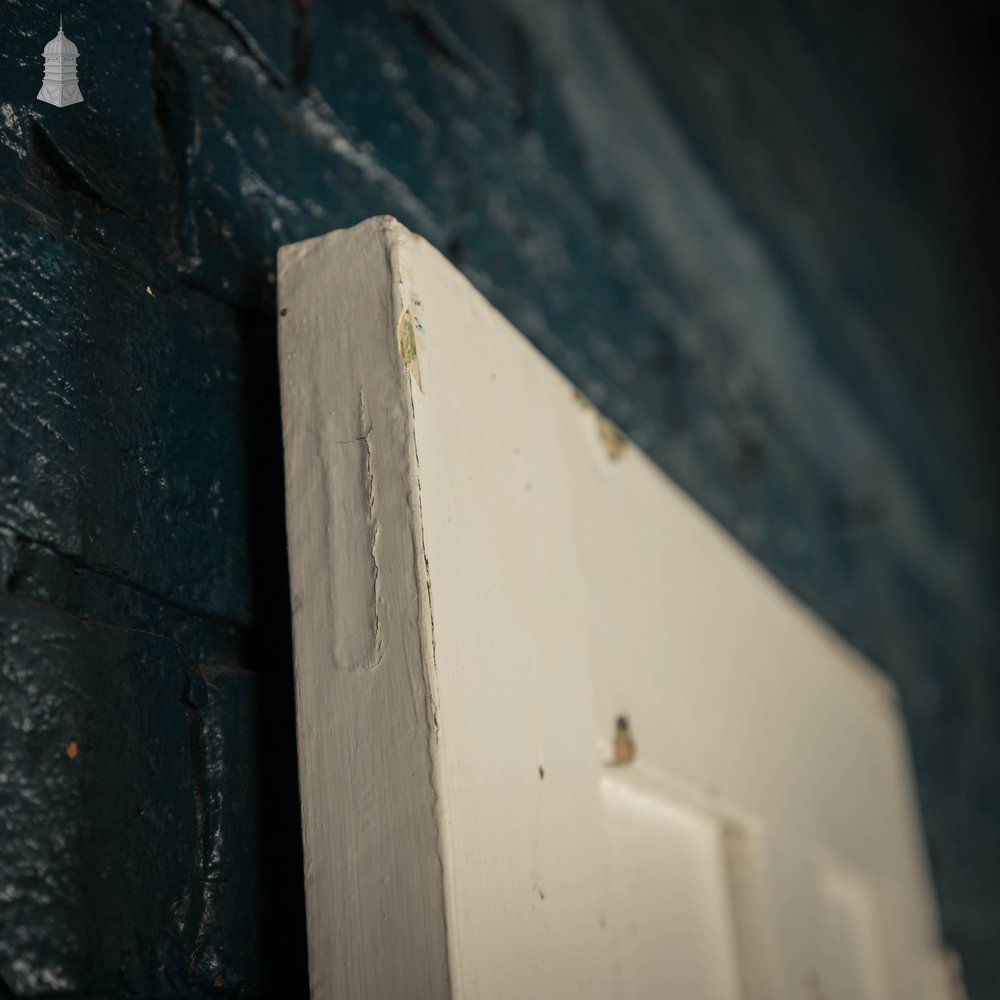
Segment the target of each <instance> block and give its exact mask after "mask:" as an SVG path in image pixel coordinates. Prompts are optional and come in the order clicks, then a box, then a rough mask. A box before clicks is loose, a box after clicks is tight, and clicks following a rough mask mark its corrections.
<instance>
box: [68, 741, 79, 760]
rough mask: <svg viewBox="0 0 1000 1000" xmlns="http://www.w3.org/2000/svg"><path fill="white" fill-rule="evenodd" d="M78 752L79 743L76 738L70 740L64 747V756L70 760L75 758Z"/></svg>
mask: <svg viewBox="0 0 1000 1000" xmlns="http://www.w3.org/2000/svg"><path fill="white" fill-rule="evenodd" d="M79 752H80V744H79V743H77V742H76V740H72V741H71V742H70V743H69V744H68V746H67V747H66V756H67V757H69V759H70V760H76V755H77V754H78V753H79Z"/></svg>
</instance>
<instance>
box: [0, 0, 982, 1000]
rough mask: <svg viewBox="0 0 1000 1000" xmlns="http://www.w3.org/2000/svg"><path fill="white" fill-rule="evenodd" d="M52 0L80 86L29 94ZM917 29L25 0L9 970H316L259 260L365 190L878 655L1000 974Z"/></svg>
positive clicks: (10, 494)
mask: <svg viewBox="0 0 1000 1000" xmlns="http://www.w3.org/2000/svg"><path fill="white" fill-rule="evenodd" d="M917 9H918V10H920V9H923V8H919V6H918V8H917ZM928 9H929V8H928ZM60 13H63V14H65V15H66V17H67V21H66V32H67V35H68V36H69V37H70V38H71V39H72V40H73V41H75V42H76V44H77V45H78V46H79V48H80V64H79V74H80V84H81V88H82V90H83V93H84V97H85V103H83V104H80V105H76V106H73V107H69V108H55V107H52V106H49V105H46V104H42V103H40V102H38V101H37V100H36V99H35V94H36V93H37V90H38V88H39V86H40V83H41V50H42V46H43V45H44V43H45V42H46V41H47V40H48V39H49V38H50V37H51V36H52V35H53V34H54V33H55V28H56V26H57V23H58V16H59V14H60ZM966 16H967V17H971V15H966ZM980 16H981V18H982V19H986V18H987V17H988V15H987V14H986V13H982V14H981V15H980ZM978 23H979V22H976V21H975V18H972V20H970V21H968V23H966V24H965V30H967V31H968V32H972V31H973V30H974V29H975V28H976V26H977V24H978ZM983 23H985V20H984V21H983ZM934 28H935V22H934V21H933V19H931V18H929V17H928V16H926V12H925V15H923V16H922V17H921V16H917V14H915V13H914V9H911V7H909V6H908V7H907V8H905V9H903V8H902V6H897V5H895V4H894V3H892V2H890V0H885V2H883V3H881V4H874V5H870V4H869V5H847V6H845V5H842V4H837V5H826V6H825V7H824V6H823V5H816V4H811V3H808V2H806V0H786V2H778V0H751V2H747V3H736V2H729V0H724V2H719V0H716V2H712V3H710V2H708V0H696V2H688V3H681V2H675V0H670V2H666V0H664V2H654V0H622V2H616V3H611V2H610V0H608V2H604V3H601V2H598V0H579V2H573V0H550V2H547V3H544V4H541V3H531V2H529V0H484V2H481V3H473V2H471V0H470V2H467V3H462V2H460V0H440V2H435V3H432V2H422V0H399V2H390V0H375V2H370V3H364V2H361V0H354V2H352V0H311V2H310V0H294V2H293V0H150V2H148V3H141V2H138V0H129V2H126V0H119V2H116V3H97V2H89V3H80V4H77V5H75V6H74V8H73V9H72V10H64V9H62V8H60V7H59V5H58V4H55V3H50V2H49V0H7V2H6V3H5V5H4V9H3V12H2V20H0V585H2V586H0V901H2V902H0V996H8V995H9V996H17V997H30V996H42V995H44V996H65V997H70V996H84V995H86V996H121V997H158V998H168V997H169V998H181V997H197V996H226V995H232V996H251V997H264V996H275V997H279V996H280V997H287V996H302V995H304V992H305V982H306V979H305V949H304V928H303V916H302V889H301V873H300V866H301V851H300V848H299V829H298V824H297V810H298V800H297V793H296V774H295V755H294V714H293V705H292V689H291V666H290V652H289V621H288V606H287V576H286V567H285V551H284V537H283V499H282V496H283V484H282V481H281V475H282V467H281V452H280V426H279V413H278V400H277V382H276V368H275V356H274V347H275V345H274V336H275V317H274V292H275V289H274V255H275V250H276V248H277V247H278V246H279V245H281V244H282V243H286V242H291V241H294V240H298V239H302V238H305V237H308V236H313V235H316V234H319V233H322V232H325V231H327V230H330V229H333V228H337V227H340V226H347V225H352V224H353V223H355V222H357V221H359V220H361V219H362V218H364V217H366V216H368V215H372V214H381V213H391V214H394V215H397V216H398V217H399V218H400V219H401V220H402V221H403V222H404V223H406V224H407V225H409V226H410V227H412V228H414V229H416V230H418V231H420V232H421V233H423V234H424V235H426V236H427V237H428V238H429V239H431V241H432V242H434V243H435V244H436V245H437V246H439V247H440V248H441V249H442V250H443V251H444V252H446V253H447V254H448V255H449V256H450V257H451V258H452V260H454V261H455V263H456V264H457V265H458V266H459V267H461V268H462V269H463V270H465V272H466V273H467V274H468V275H469V276H470V277H471V278H472V280H473V281H474V282H475V283H476V284H477V285H479V287H480V288H481V289H482V290H483V292H484V293H485V294H486V295H487V296H488V297H489V298H490V299H491V300H492V301H493V302H494V303H495V304H496V305H497V306H498V307H499V308H500V309H501V310H503V311H504V312H505V313H506V314H507V315H508V316H509V317H510V318H511V319H512V320H513V321H514V322H515V323H516V324H517V325H518V326H520V327H521V328H522V329H523V330H524V331H525V332H526V333H527V334H528V335H529V336H530V337H531V338H532V339H533V340H534V341H535V342H536V343H537V344H538V345H539V346H540V347H541V349H542V350H543V351H545V352H546V353H547V354H548V355H549V356H550V357H551V358H552V359H553V360H554V361H555V362H556V363H557V364H558V365H559V366H560V367H561V368H562V369H563V370H564V371H566V372H567V374H568V375H569V376H570V377H571V378H573V379H574V380H575V381H576V382H578V383H579V384H580V385H581V386H582V387H583V388H584V389H585V391H586V392H587V393H588V395H590V396H591V397H592V398H593V399H594V401H595V402H597V403H598V404H600V405H601V406H602V407H603V408H605V409H606V411H607V412H608V413H609V414H610V415H611V416H612V417H613V418H615V419H616V420H617V421H618V422H619V423H620V424H621V425H622V426H623V427H624V428H625V429H626V430H627V431H628V432H629V433H630V434H632V435H633V436H634V438H635V439H636V440H637V441H638V442H639V444H640V445H642V446H643V447H644V448H646V449H647V450H648V451H649V452H650V453H651V454H652V455H653V457H654V458H655V459H656V460H657V461H658V462H659V463H660V464H661V465H662V466H663V467H664V468H665V469H666V470H667V471H668V472H669V473H670V474H671V475H672V476H674V477H675V478H676V479H677V480H678V481H679V482H680V483H681V484H682V485H683V486H684V487H685V488H686V489H687V490H688V491H689V492H690V493H691V494H692V495H694V496H695V497H696V498H697V499H698V500H699V502H701V503H702V504H703V505H704V506H705V507H707V509H708V510H709V511H711V512H712V513H713V514H714V515H715V516H716V517H717V518H718V519H719V520H720V521H721V522H722V523H723V524H725V525H726V527H727V528H728V529H729V530H730V531H732V532H733V533H734V534H735V535H736V536H737V537H739V538H740V539H741V540H742V541H743V542H744V544H746V545H747V546H748V547H749V548H750V549H751V550H752V551H753V552H755V553H756V554H757V555H758V556H759V557H760V558H761V559H763V560H764V562H766V563H767V565H768V566H770V567H771V568H772V570H773V571H774V572H775V573H776V574H777V575H778V576H780V577H781V578H782V579H783V580H784V581H785V582H786V583H787V584H788V585H789V586H790V587H791V588H792V589H793V590H795V591H796V592H797V593H799V594H801V595H802V596H803V597H804V598H805V599H806V600H808V601H809V602H810V603H812V604H813V605H814V606H815V607H817V608H818V609H819V611H820V613H821V614H823V615H824V616H825V617H826V618H827V619H828V620H829V621H831V622H832V623H833V624H834V625H835V626H836V627H837V628H838V629H840V630H841V631H842V632H843V633H844V634H845V635H847V636H848V637H849V638H850V639H851V640H852V641H853V642H855V643H856V644H857V645H858V646H859V647H860V648H861V649H863V650H864V651H865V652H866V653H868V654H869V655H870V656H871V657H872V658H873V659H874V660H875V661H876V662H877V663H879V664H880V665H881V666H882V667H884V668H885V669H886V670H887V671H888V672H889V673H890V674H891V675H892V677H893V678H894V679H895V680H896V681H897V683H898V684H899V686H900V689H901V693H902V697H903V704H904V708H905V710H906V715H907V720H908V725H909V729H910V735H911V740H912V744H913V750H914V755H915V760H916V764H917V769H918V776H919V785H920V787H919V792H920V798H921V803H922V807H923V810H924V817H925V824H926V829H927V835H928V838H929V844H930V848H931V854H932V861H933V865H934V872H935V877H936V880H937V885H938V888H939V891H940V895H941V900H942V906H943V914H944V921H945V930H946V934H947V936H948V938H949V940H950V941H951V942H952V943H954V944H956V945H957V946H958V947H959V948H960V949H961V950H962V952H963V954H964V956H965V958H966V962H967V967H968V976H969V982H970V987H971V991H972V996H973V998H974V1000H979V998H982V1000H985V998H986V997H988V996H992V995H996V991H997V988H998V986H1000V964H998V962H997V960H996V958H995V956H994V955H993V953H992V952H993V947H992V941H993V939H994V938H995V934H996V932H997V929H998V925H1000V864H998V862H997V858H996V845H997V843H1000V808H998V805H997V801H996V795H995V785H996V775H997V773H998V770H1000V718H998V684H997V680H996V677H995V664H996V656H997V651H998V646H1000V642H998V631H997V625H996V624H995V622H994V614H993V610H994V608H995V607H996V600H997V591H998V586H997V574H996V569H997V562H998V559H997V557H998V533H997V516H996V510H997V505H996V501H997V493H998V491H997V483H996V476H995V472H996V466H995V462H994V461H993V460H992V456H993V454H994V451H995V442H994V438H993V433H992V424H993V421H994V418H995V416H996V404H995V399H994V395H995V389H994V382H993V378H992V373H991V371H990V370H989V368H988V363H989V361H990V357H989V351H988V350H987V348H986V347H985V346H984V345H985V344H987V343H988V336H987V333H988V331H987V327H986V325H985V320H984V317H987V318H988V316H989V312H988V303H986V304H983V303H985V300H981V301H980V300H977V298H976V297H977V296H978V295H979V294H980V291H981V288H982V286H983V284H984V283H983V282H982V280H981V275H982V273H983V269H982V268H980V270H979V271H977V270H976V265H975V260H976V256H975V249H976V244H975V239H974V237H975V234H976V232H977V231H978V230H977V222H976V218H975V215H976V208H977V205H976V202H975V199H974V198H973V197H972V195H971V193H969V192H964V193H963V188H962V183H961V181H962V178H963V177H964V176H965V174H963V173H962V169H963V163H964V161H963V160H962V148H959V147H960V143H959V145H956V143H958V140H960V139H962V138H963V137H967V136H968V135H970V134H971V126H969V123H970V122H971V123H972V124H973V125H974V124H975V120H976V116H975V113H971V114H970V113H969V109H968V107H966V108H965V112H964V114H962V113H960V111H961V108H959V107H958V104H959V103H961V101H966V104H967V103H968V99H969V96H970V94H974V89H975V88H974V84H975V80H973V83H972V84H968V82H967V81H968V80H969V79H970V77H968V76H967V75H966V76H962V75H961V73H960V72H959V69H958V67H959V63H960V62H961V58H960V57H961V54H962V51H963V50H962V49H961V47H960V46H958V47H956V44H955V39H954V38H953V37H952V38H951V41H950V42H948V40H947V39H945V38H943V37H942V36H941V35H940V33H938V32H936V31H935V30H933V29H934ZM959 40H961V39H959ZM946 43H947V44H946ZM949 46H950V47H949ZM931 73H933V74H935V79H936V80H938V81H940V87H937V88H935V87H934V86H932V85H930V84H929V83H928V82H927V79H926V78H927V76H928V75H929V74H931ZM956 81H957V82H956ZM963 81H966V82H965V83H963ZM960 84H961V86H960ZM963 86H964V87H965V89H964V90H963V89H962V87H963ZM970 87H971V89H970ZM941 88H945V92H946V93H947V94H950V95H951V97H952V99H953V103H954V106H952V105H947V102H946V101H945V100H944V99H943V98H941V99H939V98H938V96H937V95H938V94H939V91H940V90H941ZM947 88H950V89H947ZM956 123H957V124H956ZM963 129H964V131H963ZM949 185H950V187H949ZM963 212H964V215H963ZM970 234H971V235H970ZM977 301H980V305H978V306H977ZM790 752H793V749H791V750H790Z"/></svg>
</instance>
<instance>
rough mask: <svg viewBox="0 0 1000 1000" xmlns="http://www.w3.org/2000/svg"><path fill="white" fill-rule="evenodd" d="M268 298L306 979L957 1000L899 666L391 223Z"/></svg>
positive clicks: (528, 990)
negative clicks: (772, 566) (753, 551)
mask: <svg viewBox="0 0 1000 1000" xmlns="http://www.w3.org/2000/svg"><path fill="white" fill-rule="evenodd" d="M278 298H279V358H280V369H281V393H282V422H283V427H284V439H285V471H286V489H287V525H288V549H289V560H290V573H291V591H292V593H291V600H292V612H293V618H292V623H293V633H294V648H295V675H296V688H297V704H298V709H297V711H298V743H299V768H300V772H299V773H300V783H301V797H302V823H303V838H304V850H305V880H306V902H307V911H308V930H309V954H310V980H311V989H312V995H313V997H314V998H317V1000H334V998H342V997H373V998H380V1000H385V998H394V997H399V998H413V997H421V998H433V997H441V998H444V997H462V998H473V997H474V998H494V997H495V998H498V1000H499V998H509V997H515V996H516V997H519V998H526V997H537V998H539V1000H541V998H572V1000H581V998H588V997H592V998H595V1000H598V998H599V1000H608V998H609V997H629V998H639V997H654V996H679V997H680V996H683V997H685V998H688V997H690V1000H708V998H714V997H718V998H720V1000H723V998H724V1000H729V998H732V1000H737V998H739V1000H799V998H802V997H821V996H822V997H824V998H826V1000H858V997H857V996H848V994H850V993H852V992H853V993H858V995H859V996H863V997H864V998H865V1000H880V998H884V1000H902V998H906V1000H932V998H934V1000H944V998H945V997H946V996H948V995H949V994H948V992H947V991H948V989H949V986H948V985H947V976H948V969H949V968H950V966H949V965H948V964H947V963H946V962H945V960H944V958H943V957H942V956H943V952H942V950H941V947H940V942H939V931H938V923H937V915H936V911H935V904H934V898H933V893H932V889H931V885H930V880H929V877H928V872H927V865H926V859H925V855H924V847H923V842H922V838H921V833H920V828H919V824H918V820H917V815H916V810H915V807H914V797H913V789H912V779H911V773H910V765H909V759H908V753H907V749H906V742H905V735H904V732H903V728H902V725H901V721H900V715H899V709H898V705H897V701H896V697H895V693H894V690H893V688H892V685H891V684H890V683H889V682H888V681H887V680H886V679H885V678H884V677H883V676H882V675H881V674H880V673H879V672H878V671H877V670H876V669H875V668H874V667H873V666H871V664H869V663H867V662H866V661H865V660H864V659H863V658H862V657H860V656H859V655H858V654H857V653H856V652H855V651H854V650H852V649H851V648H850V647H849V646H848V645H847V644H846V643H844V642H843V641H842V640H841V639H840V638H839V637H838V636H836V635H835V634H834V633H833V632H831V631H830V629H829V628H828V627H827V626H825V625H824V624H823V623H822V622H821V621H820V620H819V619H818V618H817V617H816V616H815V615H814V614H813V613H812V612H811V611H810V610H809V609H808V608H807V607H805V606H804V605H803V604H801V603H800V602H799V601H798V600H797V599H796V598H794V597H793V596H792V595H791V594H789V593H788V592H787V591H786V590H785V589H784V588H783V587H782V586H781V585H780V584H779V583H777V582H776V581H775V580H774V579H773V578H772V577H771V576H770V575H769V574H768V573H767V572H766V571H765V570H764V569H763V568H762V567H761V566H760V565H759V564H758V563H757V562H755V561H754V560H753V559H752V558H751V557H750V556H749V555H748V554H747V553H746V552H744V551H743V550H742V549H741V548H740V547H739V546H738V545H737V544H736V543H735V542H734V541H733V540H732V539H731V538H730V537H729V536H728V535H727V534H726V533H725V532H724V531H723V530H722V529H721V528H720V527H719V526H718V525H717V524H716V523H715V522H714V521H712V520H711V519H710V518H709V517H708V516H707V515H706V514H705V513H704V512H703V511H702V510H701V509H700V508H698V506H697V505H696V504H694V503H693V502H692V501H691V500H690V499H689V498H688V497H687V496H685V495H684V494H683V493H682V492H681V491H680V490H679V489H678V488H677V487H676V486H675V485H674V484H673V483H672V482H671V481H670V480H669V479H668V478H667V477H666V476H665V475H664V474H663V473H662V472H661V471H660V470H659V469H658V468H657V467H656V466H654V465H653V463H652V462H651V461H649V459H648V458H647V457H646V456H645V455H643V454H642V452H641V451H640V450H639V449H638V448H636V447H635V446H634V445H633V444H631V443H630V442H629V441H628V440H627V439H626V438H624V436H622V435H621V434H620V433H619V432H618V431H617V430H616V429H615V428H614V427H613V426H612V425H610V424H609V423H608V422H607V421H606V420H605V419H604V418H602V417H601V416H600V414H598V413H597V412H596V411H595V410H594V408H593V407H591V406H590V405H589V404H588V403H587V402H586V401H585V400H584V399H583V397H582V396H581V395H580V394H579V393H578V392H577V391H576V390H575V389H574V387H573V386H572V385H571V384H570V383H569V382H568V381H567V380H566V379H565V378H564V377H563V376H562V375H560V374H559V373H558V372H557V371H556V370H555V369H554V368H553V367H552V365H551V364H549V362H548V361H546V360H545V359H544V358H543V357H542V356H541V355H540V354H539V353H538V352H537V351H536V350H535V349H534V348H533V347H532V346H531V345H530V344H529V343H528V342H527V341H526V340H525V338H524V337H523V336H522V335H521V334H519V333H518V331H517V330H515V329H514V328H513V327H512V326H511V325H510V324H509V323H508V322H507V321H506V320H505V319H504V318H503V317H502V316H500V315H499V313H497V312H496V311H495V310H494V309H493V308H492V307H491V306H490V305H489V304H488V303H487V302H486V301H485V300H484V299H483V298H482V296H480V295H479V294H478V292H476V290H475V289H474V288H473V287H472V286H471V285H470V284H469V283H468V281H467V280H466V279H465V278H464V277H463V276H462V275H461V274H460V273H459V272H458V271H456V270H455V269H454V268H453V267H452V266H451V265H450V264H449V263H448V262H447V261H446V260H445V259H444V258H443V257H442V256H441V255H440V254H439V253H438V252H437V251H436V250H435V249H434V248H433V247H431V246H430V245H429V244H428V243H427V242H425V241H424V240H422V239H421V238H420V237H418V236H415V235H413V234H412V233H410V232H408V231H407V230H406V229H404V228H403V227H402V226H401V225H400V224H399V223H397V222H396V221H395V220H393V219H391V218H388V217H380V218H375V219H369V220H368V221H366V222H364V223H362V224H360V225H358V226H356V227H354V228H353V229H348V230H343V231H338V232H333V233H330V234H328V235H326V236H322V237H318V238H316V239H312V240H307V241H305V242H302V243H297V244H295V245H292V246H286V247H282V248H281V250H280V251H279V254H278ZM665 929H667V930H669V929H672V930H669V933H670V935H671V936H670V940H668V941H664V940H663V936H662V935H663V933H665ZM691 991H694V992H693V993H692V992H691ZM859 991H860V993H859ZM695 993H697V994H698V996H695V995H694V994H695Z"/></svg>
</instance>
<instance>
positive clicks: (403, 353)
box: [396, 309, 424, 392]
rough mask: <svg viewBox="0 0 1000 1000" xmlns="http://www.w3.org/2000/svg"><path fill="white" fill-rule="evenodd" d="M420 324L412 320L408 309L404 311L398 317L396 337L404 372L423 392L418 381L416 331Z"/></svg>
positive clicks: (418, 363)
mask: <svg viewBox="0 0 1000 1000" xmlns="http://www.w3.org/2000/svg"><path fill="white" fill-rule="evenodd" d="M418 328H420V329H422V327H420V324H419V323H418V322H417V321H416V320H415V319H414V318H413V314H412V313H411V312H410V310H409V309H404V310H403V312H402V315H401V316H400V317H399V326H398V327H397V330H396V335H397V338H398V340H399V356H400V357H401V358H402V359H403V364H405V365H406V370H407V371H408V372H409V373H410V377H411V378H412V379H413V380H414V381H415V382H416V383H417V387H418V388H419V389H420V391H421V392H423V389H424V387H423V384H422V383H421V381H420V359H419V358H418V357H417V329H418Z"/></svg>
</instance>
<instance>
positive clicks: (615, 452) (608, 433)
mask: <svg viewBox="0 0 1000 1000" xmlns="http://www.w3.org/2000/svg"><path fill="white" fill-rule="evenodd" d="M573 402H574V403H576V405H577V406H579V407H580V409H582V410H589V411H592V412H593V414H594V417H595V419H596V420H597V433H598V435H599V436H600V439H601V444H602V445H603V446H604V451H605V452H606V454H607V456H608V458H610V459H611V460H612V461H613V462H614V461H617V460H618V459H619V458H621V457H622V455H623V454H625V449H626V448H627V447H628V438H627V437H626V436H625V432H624V431H623V430H622V429H621V428H620V427H619V426H618V425H617V424H615V423H614V422H613V421H611V420H609V419H608V418H607V417H606V416H604V415H603V414H602V413H601V412H600V411H599V410H598V409H597V407H595V406H594V404H593V403H592V402H591V401H590V400H589V399H587V397H586V396H585V395H584V394H583V393H582V392H581V391H580V390H579V389H574V390H573Z"/></svg>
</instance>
